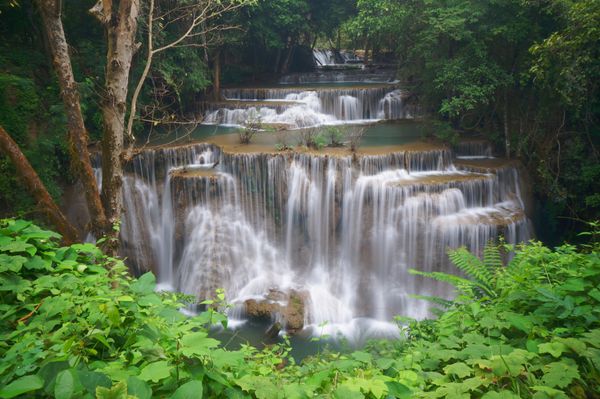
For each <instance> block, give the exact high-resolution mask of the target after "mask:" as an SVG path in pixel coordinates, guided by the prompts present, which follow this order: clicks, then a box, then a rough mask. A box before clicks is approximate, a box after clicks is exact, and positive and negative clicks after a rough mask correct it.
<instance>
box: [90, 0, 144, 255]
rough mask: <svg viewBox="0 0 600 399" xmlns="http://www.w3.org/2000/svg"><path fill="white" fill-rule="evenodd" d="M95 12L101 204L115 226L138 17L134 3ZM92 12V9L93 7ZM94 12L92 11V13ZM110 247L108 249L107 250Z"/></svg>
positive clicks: (126, 0) (113, 234)
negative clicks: (102, 46)
mask: <svg viewBox="0 0 600 399" xmlns="http://www.w3.org/2000/svg"><path fill="white" fill-rule="evenodd" d="M102 4H103V6H102V7H104V8H103V9H102V10H101V11H98V12H96V16H97V17H98V18H99V19H100V21H102V22H105V27H106V33H107V42H108V49H107V53H106V56H107V57H106V75H105V90H106V91H105V93H104V96H103V99H102V103H101V109H102V116H103V121H104V136H103V139H102V195H101V198H102V204H103V205H104V209H105V211H106V217H107V219H108V222H109V223H110V224H111V225H113V224H115V223H117V222H118V220H119V218H120V217H121V211H122V209H123V194H122V186H123V163H122V152H123V145H124V132H125V113H126V112H127V90H128V84H129V72H130V69H131V60H132V58H133V54H134V53H135V50H136V45H135V32H136V30H137V17H138V14H139V4H138V0H120V1H117V0H114V1H110V0H108V1H107V0H104V1H102ZM95 8H96V7H95ZM92 12H94V11H92ZM108 233H109V241H112V244H110V243H109V248H107V249H108V250H109V251H112V252H113V253H114V252H116V249H117V242H118V240H117V236H118V232H117V231H116V230H110V231H109V232H108ZM111 246H112V248H110V247H111Z"/></svg>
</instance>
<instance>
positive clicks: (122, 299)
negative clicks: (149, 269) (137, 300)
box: [117, 295, 134, 302]
mask: <svg viewBox="0 0 600 399" xmlns="http://www.w3.org/2000/svg"><path fill="white" fill-rule="evenodd" d="M117 301H119V302H133V301H134V299H133V298H132V297H131V296H129V295H121V296H120V297H118V298H117Z"/></svg>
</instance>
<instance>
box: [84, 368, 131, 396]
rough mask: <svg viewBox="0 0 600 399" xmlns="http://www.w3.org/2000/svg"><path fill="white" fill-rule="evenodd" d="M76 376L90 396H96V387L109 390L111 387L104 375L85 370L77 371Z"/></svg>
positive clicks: (108, 379) (109, 381)
mask: <svg viewBox="0 0 600 399" xmlns="http://www.w3.org/2000/svg"><path fill="white" fill-rule="evenodd" d="M77 374H78V375H79V381H81V384H82V385H83V387H84V388H85V389H86V390H87V391H88V392H89V394H90V395H96V388H98V387H104V388H110V387H111V385H112V382H111V380H110V378H108V376H107V375H106V374H102V373H98V372H94V371H85V370H78V371H77ZM140 399H141V398H140Z"/></svg>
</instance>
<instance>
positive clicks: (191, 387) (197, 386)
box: [171, 380, 204, 399]
mask: <svg viewBox="0 0 600 399" xmlns="http://www.w3.org/2000/svg"><path fill="white" fill-rule="evenodd" d="M203 389H204V387H203V385H202V381H198V380H194V381H190V382H187V383H185V384H183V385H182V386H180V387H179V388H177V390H176V391H175V392H174V393H173V396H171V399H198V398H201V397H202V391H203Z"/></svg>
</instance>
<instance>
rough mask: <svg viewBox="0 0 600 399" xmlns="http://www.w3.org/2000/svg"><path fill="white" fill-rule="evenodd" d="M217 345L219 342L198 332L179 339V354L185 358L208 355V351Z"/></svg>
mask: <svg viewBox="0 0 600 399" xmlns="http://www.w3.org/2000/svg"><path fill="white" fill-rule="evenodd" d="M218 345H219V341H217V340H216V339H214V338H209V337H208V336H207V334H206V332H204V331H198V332H194V333H191V334H187V335H185V336H184V337H183V338H182V339H181V353H183V354H184V355H185V356H187V357H191V356H194V355H196V356H203V355H209V354H210V350H211V349H212V348H215V347H217V346H218Z"/></svg>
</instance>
